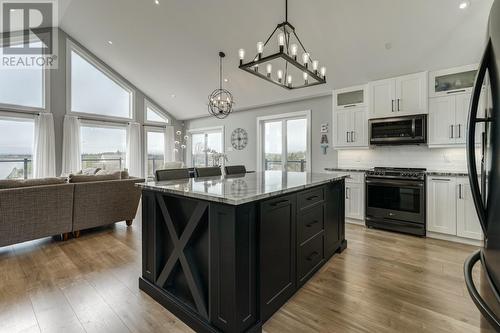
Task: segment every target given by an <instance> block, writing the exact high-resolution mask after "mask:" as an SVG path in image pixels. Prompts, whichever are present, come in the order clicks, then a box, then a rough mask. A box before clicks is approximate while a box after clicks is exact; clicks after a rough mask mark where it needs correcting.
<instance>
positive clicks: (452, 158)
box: [338, 146, 467, 171]
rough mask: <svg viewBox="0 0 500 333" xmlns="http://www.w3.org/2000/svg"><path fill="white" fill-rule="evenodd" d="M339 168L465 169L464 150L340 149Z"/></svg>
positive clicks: (414, 147) (408, 148)
mask: <svg viewBox="0 0 500 333" xmlns="http://www.w3.org/2000/svg"><path fill="white" fill-rule="evenodd" d="M338 166H339V167H340V168H349V167H360V168H372V167H376V166H378V167H412V168H427V169H428V170H450V171H465V170H467V161H466V151H465V148H440V149H437V148H436V149H429V148H428V147H425V146H390V147H389V146H387V147H372V148H371V149H367V150H339V151H338Z"/></svg>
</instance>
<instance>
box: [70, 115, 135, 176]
mask: <svg viewBox="0 0 500 333" xmlns="http://www.w3.org/2000/svg"><path fill="white" fill-rule="evenodd" d="M82 127H97V128H119V129H123V130H125V152H124V153H125V159H124V160H123V161H122V163H123V165H122V169H121V170H120V171H123V170H124V169H125V168H126V167H127V166H126V165H127V149H128V142H127V124H120V123H111V122H105V121H99V120H89V119H85V120H84V119H81V120H80V162H81V163H82V167H83V157H82V156H83V144H82V143H83V141H82Z"/></svg>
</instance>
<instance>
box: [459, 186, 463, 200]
mask: <svg viewBox="0 0 500 333" xmlns="http://www.w3.org/2000/svg"><path fill="white" fill-rule="evenodd" d="M458 198H459V199H463V197H462V184H458Z"/></svg>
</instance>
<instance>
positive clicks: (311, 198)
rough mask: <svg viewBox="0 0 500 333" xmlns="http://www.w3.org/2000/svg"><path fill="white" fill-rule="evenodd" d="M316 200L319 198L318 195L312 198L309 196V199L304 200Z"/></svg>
mask: <svg viewBox="0 0 500 333" xmlns="http://www.w3.org/2000/svg"><path fill="white" fill-rule="evenodd" d="M316 198H319V195H313V196H310V197H309V198H307V199H306V200H308V201H311V200H313V199H316Z"/></svg>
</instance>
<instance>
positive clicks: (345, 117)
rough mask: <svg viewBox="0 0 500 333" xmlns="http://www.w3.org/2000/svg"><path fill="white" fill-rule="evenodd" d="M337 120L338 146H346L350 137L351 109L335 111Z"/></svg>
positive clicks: (335, 143)
mask: <svg viewBox="0 0 500 333" xmlns="http://www.w3.org/2000/svg"><path fill="white" fill-rule="evenodd" d="M333 114H334V118H335V119H334V121H335V142H334V146H336V147H345V146H347V145H348V143H349V141H350V140H349V137H350V131H351V127H350V120H351V118H350V111H349V110H344V111H335V112H334V113H333Z"/></svg>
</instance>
